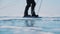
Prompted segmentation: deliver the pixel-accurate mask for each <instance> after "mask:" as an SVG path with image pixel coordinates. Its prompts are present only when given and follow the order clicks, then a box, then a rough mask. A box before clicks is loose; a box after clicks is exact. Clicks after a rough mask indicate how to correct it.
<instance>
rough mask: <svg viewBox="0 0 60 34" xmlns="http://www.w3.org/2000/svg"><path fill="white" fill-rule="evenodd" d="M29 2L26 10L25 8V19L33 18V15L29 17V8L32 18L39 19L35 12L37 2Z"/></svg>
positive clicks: (27, 0) (31, 0) (30, 0)
mask: <svg viewBox="0 0 60 34" xmlns="http://www.w3.org/2000/svg"><path fill="white" fill-rule="evenodd" d="M26 2H27V5H26V8H25V12H24V17H31V15H28V10H29V7H31V14H32V17H38V15H36V14H35V11H34V8H35V5H36V3H35V1H34V0H26Z"/></svg>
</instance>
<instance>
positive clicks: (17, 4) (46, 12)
mask: <svg viewBox="0 0 60 34" xmlns="http://www.w3.org/2000/svg"><path fill="white" fill-rule="evenodd" d="M35 1H36V7H35V12H36V14H38V15H39V16H43V17H60V0H43V2H42V6H41V9H40V11H39V12H38V9H39V6H40V2H41V0H35ZM25 6H26V0H0V16H23V15H24V9H25ZM29 14H30V10H29Z"/></svg>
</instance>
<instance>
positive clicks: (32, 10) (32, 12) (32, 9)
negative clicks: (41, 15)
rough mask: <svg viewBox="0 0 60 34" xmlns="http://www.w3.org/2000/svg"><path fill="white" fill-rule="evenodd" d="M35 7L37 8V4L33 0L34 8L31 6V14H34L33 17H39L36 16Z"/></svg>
mask: <svg viewBox="0 0 60 34" xmlns="http://www.w3.org/2000/svg"><path fill="white" fill-rule="evenodd" d="M35 6H36V3H35V1H34V0H32V6H31V14H32V17H38V15H36V14H35V10H34V9H35Z"/></svg>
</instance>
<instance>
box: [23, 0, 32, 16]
mask: <svg viewBox="0 0 60 34" xmlns="http://www.w3.org/2000/svg"><path fill="white" fill-rule="evenodd" d="M26 2H27V5H26V7H25V12H24V16H28V10H29V7H30V6H31V3H30V2H29V1H28V0H26Z"/></svg>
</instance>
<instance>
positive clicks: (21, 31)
mask: <svg viewBox="0 0 60 34" xmlns="http://www.w3.org/2000/svg"><path fill="white" fill-rule="evenodd" d="M31 24H33V25H31ZM0 34H60V17H43V18H40V19H37V20H36V19H33V20H32V19H31V20H28V22H26V20H24V19H23V20H22V19H20V18H0Z"/></svg>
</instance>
